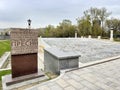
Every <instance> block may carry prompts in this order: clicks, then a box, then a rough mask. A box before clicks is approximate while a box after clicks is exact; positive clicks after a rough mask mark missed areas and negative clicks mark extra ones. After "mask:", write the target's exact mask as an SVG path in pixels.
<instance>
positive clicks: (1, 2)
mask: <svg viewBox="0 0 120 90" xmlns="http://www.w3.org/2000/svg"><path fill="white" fill-rule="evenodd" d="M90 7H97V8H102V7H105V8H106V9H107V10H108V11H109V12H112V15H111V17H116V18H120V1H119V0H0V28H9V27H21V28H26V27H27V20H28V19H29V18H30V19H31V20H32V27H33V28H39V27H44V26H47V25H49V24H51V25H58V24H59V22H61V21H62V20H63V19H69V20H71V21H72V23H73V24H75V23H76V18H77V17H81V16H83V11H85V10H87V9H89V8H90Z"/></svg>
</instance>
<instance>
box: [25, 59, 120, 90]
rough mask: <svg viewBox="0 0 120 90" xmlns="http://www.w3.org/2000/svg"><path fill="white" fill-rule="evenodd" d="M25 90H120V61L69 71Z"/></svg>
mask: <svg viewBox="0 0 120 90" xmlns="http://www.w3.org/2000/svg"><path fill="white" fill-rule="evenodd" d="M27 90H120V59H117V60H114V61H110V62H106V63H102V64H98V65H94V66H90V67H87V68H83V69H78V70H74V71H70V72H67V73H65V74H64V75H63V76H62V77H60V78H58V79H56V80H53V81H48V82H45V83H42V84H39V85H37V86H35V87H32V88H29V89H27Z"/></svg>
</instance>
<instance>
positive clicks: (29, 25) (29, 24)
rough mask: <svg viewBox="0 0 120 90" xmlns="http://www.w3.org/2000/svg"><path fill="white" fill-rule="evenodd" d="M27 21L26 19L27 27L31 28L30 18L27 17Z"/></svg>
mask: <svg viewBox="0 0 120 90" xmlns="http://www.w3.org/2000/svg"><path fill="white" fill-rule="evenodd" d="M27 21H28V29H31V20H30V19H28V20H27Z"/></svg>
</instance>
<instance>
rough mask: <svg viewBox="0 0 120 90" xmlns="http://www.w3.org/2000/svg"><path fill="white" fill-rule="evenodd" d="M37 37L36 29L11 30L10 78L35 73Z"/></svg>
mask: <svg viewBox="0 0 120 90" xmlns="http://www.w3.org/2000/svg"><path fill="white" fill-rule="evenodd" d="M37 38H38V32H37V31H36V30H29V29H17V30H13V31H11V64H12V78H14V77H19V76H23V75H28V74H32V73H37V71H38V70H37V52H38V40H37Z"/></svg>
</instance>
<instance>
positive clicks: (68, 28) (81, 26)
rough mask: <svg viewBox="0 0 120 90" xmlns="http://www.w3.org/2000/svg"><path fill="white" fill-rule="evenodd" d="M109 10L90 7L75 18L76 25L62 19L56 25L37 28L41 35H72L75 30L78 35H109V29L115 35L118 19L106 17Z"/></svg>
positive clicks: (119, 26)
mask: <svg viewBox="0 0 120 90" xmlns="http://www.w3.org/2000/svg"><path fill="white" fill-rule="evenodd" d="M110 15H111V12H108V11H107V9H106V8H92V7H91V8H90V9H88V10H86V11H84V13H83V16H82V17H78V18H77V19H76V21H77V25H73V24H72V22H71V21H70V20H68V19H64V20H63V21H62V22H60V23H59V25H58V26H57V27H54V26H53V25H48V26H46V27H45V28H42V29H40V30H39V35H40V36H42V37H74V35H75V32H77V33H78V36H79V37H80V36H88V35H92V36H93V37H97V36H102V37H109V33H110V29H113V30H114V34H115V35H119V34H120V19H116V18H111V19H108V17H109V16H110Z"/></svg>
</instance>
